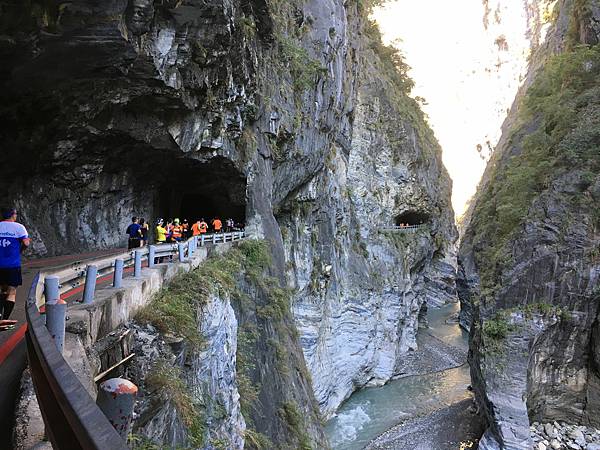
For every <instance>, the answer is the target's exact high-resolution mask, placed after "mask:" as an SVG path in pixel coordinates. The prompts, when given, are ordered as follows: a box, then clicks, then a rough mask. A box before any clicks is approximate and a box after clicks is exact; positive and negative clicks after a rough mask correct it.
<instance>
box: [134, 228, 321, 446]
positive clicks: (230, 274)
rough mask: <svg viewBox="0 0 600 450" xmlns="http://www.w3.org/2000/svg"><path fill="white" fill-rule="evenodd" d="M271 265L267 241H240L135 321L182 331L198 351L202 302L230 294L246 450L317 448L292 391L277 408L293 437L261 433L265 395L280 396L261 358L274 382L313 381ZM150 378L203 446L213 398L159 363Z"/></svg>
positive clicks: (178, 280)
mask: <svg viewBox="0 0 600 450" xmlns="http://www.w3.org/2000/svg"><path fill="white" fill-rule="evenodd" d="M271 264H272V261H271V255H270V251H269V248H268V246H267V244H266V242H264V241H256V240H248V241H245V242H242V243H241V244H239V245H238V246H237V247H234V248H232V249H230V250H228V251H227V252H226V253H225V254H223V255H215V256H212V257H210V258H208V259H207V260H206V261H205V262H204V263H203V264H202V265H201V266H200V267H198V268H197V269H195V270H192V271H191V272H189V273H184V274H181V275H178V276H177V277H175V278H174V280H173V281H172V282H171V283H170V284H169V286H168V287H166V288H165V289H163V290H162V291H161V292H160V293H158V294H157V295H156V296H155V297H154V299H153V300H152V302H151V303H150V304H149V305H148V306H147V307H146V308H145V309H144V310H143V311H142V312H141V313H140V314H139V315H138V317H137V319H138V320H139V321H141V322H147V323H151V324H152V325H154V326H155V327H156V328H158V329H159V330H160V331H161V332H162V333H166V334H172V335H180V336H183V337H184V338H185V339H186V342H187V343H188V344H189V345H190V349H191V350H192V351H195V350H199V349H201V348H202V342H203V338H202V336H201V334H200V331H199V327H198V323H199V321H200V315H201V314H202V308H201V307H202V306H203V305H205V304H206V303H207V302H208V300H209V296H217V297H219V298H223V299H225V298H229V299H231V301H232V303H233V306H234V309H236V311H237V316H238V321H239V328H238V346H237V354H236V360H237V362H236V368H237V376H236V381H237V387H238V392H239V394H240V406H241V411H242V415H243V416H244V419H245V421H246V426H247V429H246V432H245V436H244V437H245V440H246V447H247V448H250V449H252V448H256V449H271V448H290V446H291V447H294V448H301V449H304V450H307V449H310V448H312V444H311V439H310V436H309V434H308V433H307V431H306V430H307V421H306V416H307V411H305V410H303V409H302V410H301V409H300V407H299V404H298V402H297V400H296V399H294V398H293V397H292V396H291V392H289V393H288V395H289V396H284V397H282V398H281V399H280V400H279V403H278V405H279V406H278V410H277V411H276V415H277V417H278V418H279V420H281V421H282V423H283V425H282V426H283V427H284V428H286V429H287V431H288V432H289V434H288V435H287V436H283V435H282V436H279V442H275V443H274V442H273V439H270V438H268V437H267V436H266V435H265V434H264V433H261V432H259V431H257V428H260V427H259V424H257V423H256V418H257V417H262V416H263V411H262V408H263V400H264V395H269V396H270V397H273V398H275V399H276V397H277V393H276V392H275V391H272V390H271V389H274V386H263V385H262V383H261V378H262V376H264V369H261V367H260V365H261V363H259V362H258V361H260V360H261V359H262V360H266V361H270V360H272V361H273V365H274V369H275V372H276V374H277V377H278V378H279V380H278V381H277V382H276V383H277V384H280V385H281V386H284V385H285V384H286V383H296V382H297V381H295V377H296V376H297V374H298V373H301V374H302V376H303V378H304V379H305V380H309V379H310V376H309V374H308V372H307V371H306V368H305V366H304V361H303V360H301V359H300V358H299V355H297V354H295V353H294V352H293V351H291V350H290V349H291V348H292V346H291V345H290V343H289V340H290V339H296V338H297V334H296V331H295V328H294V327H293V323H292V322H291V317H290V312H289V311H290V306H289V299H290V296H291V292H289V291H288V290H287V289H285V288H282V287H281V285H280V282H279V280H278V279H276V278H273V277H271V276H268V275H267V272H268V270H269V268H270V267H271ZM270 328H273V329H274V330H275V333H274V334H269V333H268V332H267V331H266V330H268V329H270ZM259 352H261V353H259ZM146 381H147V382H148V383H149V385H152V386H154V387H155V388H160V389H161V390H162V391H164V392H166V393H167V397H168V399H169V400H170V401H171V402H172V403H173V405H174V406H175V408H176V409H177V411H178V413H179V414H180V415H181V417H182V418H183V422H184V424H185V425H186V427H187V428H188V432H189V439H190V441H191V442H192V443H193V444H194V445H199V444H198V443H199V442H201V441H202V438H203V435H204V432H205V431H206V429H207V427H206V425H205V424H204V423H203V422H204V421H205V418H204V416H203V414H202V412H201V411H202V410H203V408H202V405H203V404H204V403H205V401H209V400H210V399H198V398H195V397H194V394H193V393H192V389H190V387H188V386H187V385H186V384H185V381H183V379H182V377H181V373H180V370H178V369H176V368H172V367H167V366H165V364H164V362H161V361H158V362H157V363H156V364H155V366H154V368H153V370H152V371H151V372H150V374H149V375H148V377H147V379H146ZM310 394H311V395H312V392H311V393H310ZM261 397H262V399H261ZM311 414H314V415H315V416H317V421H318V415H319V413H318V411H317V410H316V409H314V408H311V409H310V410H309V411H308V415H311ZM286 442H287V443H286Z"/></svg>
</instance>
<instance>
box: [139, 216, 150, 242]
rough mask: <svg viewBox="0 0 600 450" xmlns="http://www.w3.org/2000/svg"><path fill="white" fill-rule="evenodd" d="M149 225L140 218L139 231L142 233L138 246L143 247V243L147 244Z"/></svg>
mask: <svg viewBox="0 0 600 450" xmlns="http://www.w3.org/2000/svg"><path fill="white" fill-rule="evenodd" d="M149 228H150V226H149V224H148V223H146V219H140V231H141V233H142V239H141V241H140V246H141V247H143V246H144V245H146V244H148V230H149Z"/></svg>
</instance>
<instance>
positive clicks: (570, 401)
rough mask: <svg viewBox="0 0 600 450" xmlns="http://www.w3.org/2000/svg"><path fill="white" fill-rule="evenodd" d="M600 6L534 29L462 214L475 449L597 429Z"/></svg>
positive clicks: (569, 8) (574, 4)
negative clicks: (497, 134) (479, 426)
mask: <svg viewBox="0 0 600 450" xmlns="http://www.w3.org/2000/svg"><path fill="white" fill-rule="evenodd" d="M544 4H545V3H544V2H540V4H539V5H538V7H540V5H544ZM599 13H600V9H599V7H598V4H597V2H596V1H587V0H586V1H570V0H562V1H559V2H557V4H556V7H555V10H554V13H553V14H551V17H548V18H547V19H549V20H550V21H551V22H550V26H549V28H548V27H547V26H546V27H544V26H543V24H542V22H541V20H538V22H537V25H536V26H534V27H533V30H534V31H535V30H537V32H538V33H541V31H542V30H543V29H546V28H547V31H548V34H547V36H546V38H545V40H542V39H536V37H539V34H538V35H535V36H533V39H532V42H533V43H534V44H535V45H534V46H533V48H532V57H531V59H530V68H529V74H528V77H527V79H526V80H525V82H524V85H523V87H522V89H521V91H520V93H519V95H518V97H517V100H516V101H515V105H514V106H513V108H512V110H511V112H510V114H509V116H508V118H507V120H506V122H505V124H504V127H503V136H502V139H501V140H500V143H499V144H498V147H497V149H496V150H495V152H494V154H493V155H492V158H491V160H490V163H489V165H488V167H487V169H486V172H485V174H484V177H483V179H482V182H481V184H480V187H479V191H478V194H477V196H476V197H475V199H474V201H473V203H472V205H471V208H470V211H469V214H468V218H467V221H466V226H465V229H464V236H463V239H462V242H461V248H460V253H459V265H460V270H459V273H460V280H459V281H458V283H457V284H458V291H459V294H460V298H461V303H462V306H463V310H462V314H461V323H462V324H463V325H464V326H465V327H467V328H470V330H471V331H470V332H471V338H470V348H471V351H470V364H471V372H472V378H473V387H474V389H475V392H476V394H477V399H478V402H479V404H480V406H481V407H482V408H483V410H484V412H485V414H486V416H487V419H488V422H489V425H490V426H489V428H488V431H487V432H486V435H485V436H484V439H483V440H482V442H481V444H480V448H484V449H498V448H504V449H528V448H531V447H532V446H533V442H532V440H531V436H530V433H529V424H530V422H534V421H537V422H552V421H564V422H566V423H570V424H582V425H593V426H598V417H599V415H598V411H599V408H600V403H599V402H598V398H599V391H598V386H599V380H600V371H599V369H598V368H599V367H600V366H599V365H598V356H597V343H596V342H597V337H596V336H597V328H598V314H599V310H600V308H599V306H600V297H599V296H598V290H597V279H598V274H599V273H600V265H599V263H598V258H597V256H596V253H597V248H598V244H599V241H598V234H597V229H598V215H597V212H596V210H597V208H596V203H597V198H598V193H597V190H598V189H597V186H598V185H599V183H600V178H599V173H600V166H599V165H598V151H597V145H598V144H597V142H598V141H597V137H595V136H596V135H597V129H598V126H597V117H598V115H597V111H598V100H597V99H598V97H597V89H598V84H597V76H598V75H597V74H598V73H599V71H600V60H599V59H598V57H597V55H598V48H597V46H596V44H597V43H598V30H597V23H598V21H599V20H600V15H599ZM538 19H541V16H539V15H538ZM558 111H560V114H559V115H557V114H556V113H557V112H558Z"/></svg>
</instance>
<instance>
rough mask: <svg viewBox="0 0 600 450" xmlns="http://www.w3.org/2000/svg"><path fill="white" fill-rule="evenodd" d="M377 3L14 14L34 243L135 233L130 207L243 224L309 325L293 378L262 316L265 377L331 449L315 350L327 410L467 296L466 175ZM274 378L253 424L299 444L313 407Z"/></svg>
mask: <svg viewBox="0 0 600 450" xmlns="http://www.w3.org/2000/svg"><path fill="white" fill-rule="evenodd" d="M369 3H370V2H363V1H360V2H358V1H342V0H310V1H302V2H301V1H289V2H281V1H277V0H268V1H264V0H249V1H239V0H216V1H211V2H199V1H195V0H184V1H171V0H167V1H162V2H158V1H155V2H152V1H147V0H129V1H126V0H116V1H112V2H108V3H101V4H100V3H98V2H95V1H89V0H78V1H75V2H70V3H64V4H60V5H56V4H54V3H52V2H39V3H38V2H26V3H23V4H17V5H13V6H11V7H10V8H8V7H7V9H3V11H2V12H3V20H2V23H1V24H0V26H1V29H0V34H1V36H2V39H0V61H1V62H2V64H0V67H1V68H0V85H1V89H0V96H1V98H0V104H1V105H2V106H0V119H1V120H2V123H3V127H2V129H1V131H0V142H2V146H3V152H2V154H1V155H0V162H1V164H0V166H1V167H2V169H1V170H2V177H0V186H1V188H2V190H3V192H5V197H6V198H12V199H13V200H14V202H15V204H16V206H17V208H19V210H20V213H21V220H22V221H23V222H24V223H26V224H27V226H28V228H29V229H30V230H31V233H32V236H33V238H34V242H35V244H34V249H33V251H34V253H35V254H38V255H43V254H60V253H64V252H72V251H80V250H82V249H96V248H105V247H112V246H116V245H119V244H123V243H124V236H123V231H124V228H125V226H126V225H127V222H128V221H129V217H130V216H132V215H137V216H145V217H146V218H147V219H148V218H154V217H157V216H162V217H174V216H181V217H182V218H183V217H187V218H194V217H196V216H209V217H210V216H213V215H220V216H222V217H227V216H231V217H233V218H235V219H236V220H238V221H242V222H245V223H246V230H247V233H248V234H249V235H252V236H254V237H256V238H261V239H262V238H264V239H266V240H267V241H268V242H269V243H270V246H271V253H272V255H273V264H272V265H271V267H270V269H269V275H271V276H274V277H275V278H277V279H278V280H279V281H280V282H281V283H282V284H286V285H287V286H288V287H289V288H291V289H293V290H294V292H295V294H294V296H293V299H292V306H291V310H292V312H293V316H294V319H295V325H296V326H297V329H298V332H299V335H298V336H296V334H295V332H294V330H295V328H294V323H293V322H291V321H286V322H285V327H284V328H285V330H284V332H283V337H282V339H283V340H282V341H281V343H282V345H284V346H286V347H287V350H288V351H289V352H290V354H292V355H294V362H293V365H294V367H297V368H298V373H297V375H296V376H295V378H293V381H290V379H289V378H285V377H284V378H281V377H280V376H279V375H278V374H277V367H276V366H275V365H273V364H267V363H265V362H264V358H261V356H263V354H269V355H270V354H272V353H273V351H274V350H273V349H271V348H270V347H269V346H268V342H270V341H272V340H275V341H277V340H278V339H279V334H280V333H281V330H276V329H273V328H272V327H270V326H268V325H266V324H263V323H262V322H260V325H261V327H262V326H263V325H264V332H263V333H262V334H261V335H260V339H258V341H257V343H256V344H255V350H256V355H257V361H258V363H257V364H258V365H259V368H258V369H257V370H256V373H254V374H253V376H256V377H258V376H260V377H263V378H264V381H265V382H266V383H275V386H276V387H277V390H276V392H289V393H290V395H291V397H292V399H293V400H294V402H296V403H297V404H299V405H301V407H302V408H303V410H302V411H301V413H302V414H303V415H304V416H305V417H307V418H308V419H307V423H306V424H305V425H306V427H307V429H308V430H309V440H310V442H312V443H313V444H314V445H316V446H322V445H324V444H323V436H322V431H321V427H320V424H319V421H318V418H317V415H316V414H313V412H311V411H313V409H317V408H314V406H315V405H314V403H313V400H312V399H311V395H312V394H310V395H309V392H308V391H310V390H311V389H310V381H309V379H308V377H307V376H306V373H305V371H304V370H302V368H303V367H304V361H303V360H302V355H303V356H304V359H305V361H306V366H307V368H308V373H310V374H311V375H312V384H313V386H312V387H313V388H314V393H315V396H316V401H317V402H318V405H319V407H320V410H321V412H322V413H323V414H324V415H325V416H328V415H330V414H331V413H332V412H333V411H335V409H336V408H337V406H339V404H340V403H341V402H342V401H343V400H344V399H345V398H347V397H348V396H349V395H350V394H351V393H352V392H353V391H354V390H355V389H357V388H360V387H361V386H365V385H376V384H382V383H385V382H386V381H387V380H389V379H390V378H391V377H393V376H394V375H395V374H396V372H397V371H398V368H399V366H400V364H399V362H400V361H401V360H402V355H403V354H404V353H405V352H406V351H408V350H409V349H411V348H414V347H415V346H416V341H415V335H416V329H417V319H418V314H419V311H421V310H422V309H423V305H424V304H425V302H426V301H427V300H432V302H437V301H439V300H440V299H448V300H451V299H453V298H454V292H455V286H454V263H453V255H454V251H455V250H454V240H455V238H456V232H455V229H454V224H453V213H452V210H451V206H450V201H449V197H450V189H451V186H450V181H449V178H448V175H447V173H446V171H445V169H444V168H443V165H442V162H441V158H440V149H439V146H438V145H437V143H436V141H435V139H434V137H433V135H432V132H431V130H430V129H429V128H428V126H427V125H426V122H425V119H424V117H423V115H422V113H421V112H420V109H419V106H418V104H417V103H416V102H415V101H414V100H412V99H410V98H409V97H408V94H407V92H408V91H409V90H410V86H411V85H410V80H409V79H408V78H407V76H406V67H405V66H404V65H403V63H402V61H401V58H400V57H399V55H397V54H395V53H394V52H393V51H392V50H390V49H389V48H386V47H384V46H383V45H382V44H381V41H380V37H379V33H378V31H377V29H376V27H374V26H373V24H371V23H370V22H369V21H368V19H367V18H366V16H367V13H368V5H369ZM413 220H416V221H419V222H425V226H424V227H422V228H420V229H419V230H418V231H417V232H415V233H402V232H394V231H390V230H386V227H388V226H392V225H396V224H397V223H398V222H402V221H409V222H410V221H413ZM255 295H256V296H257V298H259V299H260V292H259V291H257V292H255ZM238 313H240V314H241V312H240V311H238ZM236 317H237V320H238V324H243V323H244V322H245V320H243V319H240V317H239V314H238V315H237V316H236ZM240 326H241V325H240ZM261 352H262V353H261ZM198 364H199V366H198V367H197V368H198V370H199V371H202V370H203V367H204V366H202V364H201V363H200V361H198ZM200 366H202V367H200ZM266 389H267V387H265V388H263V389H262V390H261V391H260V393H259V396H260V399H261V401H262V403H263V408H264V410H263V411H262V418H260V420H259V419H258V418H259V414H258V413H256V414H255V416H256V417H255V420H254V422H255V423H254V425H255V426H256V429H257V430H258V431H259V432H261V433H264V434H265V435H266V436H268V437H269V438H270V439H272V440H274V441H275V442H287V441H286V439H287V436H288V435H289V434H290V430H289V429H286V428H285V427H284V425H282V424H283V421H282V420H280V419H281V417H282V416H283V417H284V418H285V417H287V419H289V420H292V419H294V417H295V413H296V411H295V410H294V408H291V407H288V408H287V409H286V407H287V406H289V405H290V404H292V403H290V401H291V400H290V399H286V398H283V397H282V396H280V395H279V394H276V395H272V396H271V397H270V396H269V394H272V392H268V391H267V390H266ZM233 397H234V395H233V394H232V397H231V398H233ZM282 402H283V403H282ZM282 408H283V409H282ZM234 409H235V408H234ZM232 411H233V410H232ZM282 411H283V412H282ZM245 419H247V417H245ZM169 420H170V419H169ZM292 421H293V420H292ZM236 423H237V422H236ZM240 423H241V422H240ZM150 434H151V433H150ZM236 442H238V441H236ZM238 443H239V442H238Z"/></svg>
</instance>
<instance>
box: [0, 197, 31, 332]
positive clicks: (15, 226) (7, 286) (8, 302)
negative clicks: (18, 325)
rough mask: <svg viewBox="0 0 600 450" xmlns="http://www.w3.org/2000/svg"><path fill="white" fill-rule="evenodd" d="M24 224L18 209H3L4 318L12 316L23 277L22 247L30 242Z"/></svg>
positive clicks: (0, 287) (0, 283)
mask: <svg viewBox="0 0 600 450" xmlns="http://www.w3.org/2000/svg"><path fill="white" fill-rule="evenodd" d="M30 242H31V241H30V239H29V235H28V234H27V230H26V229H25V227H24V226H23V225H21V224H20V223H17V210H16V209H14V208H3V209H2V222H0V308H1V309H0V312H1V315H2V317H1V318H2V319H3V320H7V319H8V318H9V317H10V313H11V312H12V310H13V308H14V306H15V301H16V299H17V287H19V286H21V284H23V279H22V278H21V249H22V248H23V247H28V246H29V244H30Z"/></svg>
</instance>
